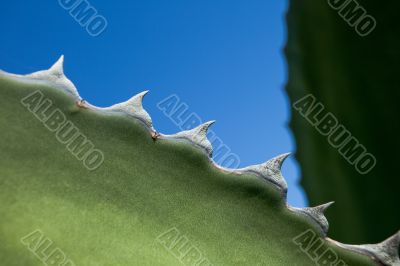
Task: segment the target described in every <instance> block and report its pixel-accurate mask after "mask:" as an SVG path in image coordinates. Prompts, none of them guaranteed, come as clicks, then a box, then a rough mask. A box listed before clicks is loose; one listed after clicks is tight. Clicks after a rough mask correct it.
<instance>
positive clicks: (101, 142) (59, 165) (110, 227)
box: [0, 58, 400, 266]
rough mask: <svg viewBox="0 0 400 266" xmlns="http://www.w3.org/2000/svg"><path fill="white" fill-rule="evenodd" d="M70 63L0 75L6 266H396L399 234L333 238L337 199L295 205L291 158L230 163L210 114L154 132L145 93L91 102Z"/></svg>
mask: <svg viewBox="0 0 400 266" xmlns="http://www.w3.org/2000/svg"><path fill="white" fill-rule="evenodd" d="M62 65H63V58H61V59H60V60H59V61H58V62H57V63H56V64H55V65H54V66H53V67H52V68H50V69H49V70H46V71H40V72H36V73H33V74H30V75H25V76H23V75H14V74H8V73H5V72H1V73H0V114H1V116H0V127H1V129H2V130H1V131H0V132H1V133H0V139H1V142H0V158H2V159H1V160H0V169H1V175H0V202H1V206H0V217H1V219H0V237H1V239H2V241H1V243H0V261H1V263H2V265H41V264H42V263H44V264H47V265H68V266H71V265H179V264H180V263H182V264H183V265H197V266H207V265H313V264H314V263H317V265H340V266H343V265H377V264H383V265H397V266H398V265H400V260H399V256H398V247H399V244H400V232H398V233H397V234H395V235H393V236H392V237H391V238H388V239H387V240H386V241H384V242H382V243H380V244H376V245H360V246H355V245H345V244H341V243H338V242H336V241H334V240H331V239H329V238H327V237H326V236H327V233H328V221H327V220H326V218H325V216H324V211H325V210H326V208H327V207H329V206H330V205H331V203H328V204H324V205H320V206H317V207H314V208H303V209H300V208H294V207H291V206H289V205H288V204H287V202H286V193H287V185H286V182H285V180H284V178H283V176H282V174H281V171H280V168H281V165H282V163H283V161H284V159H285V158H286V157H287V156H288V154H283V155H281V156H278V157H276V158H273V159H271V160H269V161H267V162H266V163H263V164H260V165H255V166H249V167H246V168H242V169H235V170H234V169H225V168H223V167H221V166H218V165H216V164H215V163H214V162H213V161H212V147H211V144H210V142H209V141H208V140H207V137H206V133H207V129H208V127H209V126H210V125H211V124H212V122H208V123H205V124H203V125H200V126H199V127H197V128H194V129H192V130H188V131H183V132H180V133H177V134H175V135H164V134H161V133H158V132H156V131H155V129H154V128H153V125H152V121H151V118H150V116H149V114H148V113H147V112H146V111H145V110H144V109H143V107H142V100H143V97H144V95H145V94H146V92H143V93H140V94H138V95H136V96H134V97H132V98H131V99H130V100H128V101H127V102H125V103H121V104H116V105H114V106H111V107H108V108H99V107H95V106H93V105H91V104H89V103H87V102H85V101H83V100H82V99H81V97H80V96H79V94H78V91H77V90H76V88H75V86H74V85H73V84H72V82H71V81H69V80H68V79H67V78H66V77H65V76H64V71H63V68H62ZM316 163H318V162H316Z"/></svg>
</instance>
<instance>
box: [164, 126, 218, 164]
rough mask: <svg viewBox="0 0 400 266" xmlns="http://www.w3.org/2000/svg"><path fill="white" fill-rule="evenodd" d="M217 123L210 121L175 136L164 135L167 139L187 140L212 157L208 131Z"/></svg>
mask: <svg viewBox="0 0 400 266" xmlns="http://www.w3.org/2000/svg"><path fill="white" fill-rule="evenodd" d="M214 123H215V120H212V121H208V122H206V123H204V124H201V125H199V126H197V127H195V128H193V129H190V130H185V131H181V132H178V133H176V134H174V135H163V137H164V138H166V139H185V140H188V141H190V142H191V143H193V144H194V145H196V146H198V147H199V148H201V149H203V150H204V151H205V152H206V154H207V155H208V156H209V157H211V156H212V145H211V143H210V141H209V140H208V138H207V131H208V129H209V128H210V126H211V125H212V124H214Z"/></svg>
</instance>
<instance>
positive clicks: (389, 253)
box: [328, 231, 400, 266]
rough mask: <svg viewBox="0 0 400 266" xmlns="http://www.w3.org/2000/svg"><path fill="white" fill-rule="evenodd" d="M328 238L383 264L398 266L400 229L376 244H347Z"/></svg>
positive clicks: (399, 264) (399, 262)
mask: <svg viewBox="0 0 400 266" xmlns="http://www.w3.org/2000/svg"><path fill="white" fill-rule="evenodd" d="M328 240H329V241H330V242H332V243H334V244H335V245H337V246H339V247H341V248H344V249H347V250H351V251H354V252H357V253H361V254H364V255H367V256H369V257H372V258H373V259H374V260H376V261H377V262H379V263H381V264H383V265H388V266H400V258H399V248H400V231H398V232H397V233H396V234H394V235H393V236H391V237H389V238H388V239H386V240H384V241H382V242H381V243H378V244H365V245H347V244H342V243H340V242H337V241H335V240H332V239H328Z"/></svg>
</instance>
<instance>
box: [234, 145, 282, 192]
mask: <svg viewBox="0 0 400 266" xmlns="http://www.w3.org/2000/svg"><path fill="white" fill-rule="evenodd" d="M289 155H290V153H284V154H282V155H279V156H277V157H274V158H272V159H270V160H268V161H266V162H265V163H263V164H258V165H251V166H248V167H245V168H242V169H238V170H236V171H237V172H241V173H253V174H256V175H258V176H260V177H262V178H263V179H264V180H266V181H267V182H270V183H272V184H273V185H274V186H276V187H277V188H278V189H279V190H281V192H282V196H283V197H284V198H286V195H287V183H286V180H285V178H284V177H283V175H282V172H281V168H282V164H283V162H284V161H285V159H286V158H287V157H288V156H289Z"/></svg>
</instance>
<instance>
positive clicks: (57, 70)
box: [25, 55, 64, 79]
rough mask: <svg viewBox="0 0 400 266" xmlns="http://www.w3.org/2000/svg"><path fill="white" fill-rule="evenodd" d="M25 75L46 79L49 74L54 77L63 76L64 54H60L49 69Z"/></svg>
mask: <svg viewBox="0 0 400 266" xmlns="http://www.w3.org/2000/svg"><path fill="white" fill-rule="evenodd" d="M25 76H26V77H29V78H35V79H40V78H43V79H48V78H49V77H50V76H54V78H57V79H59V78H62V77H63V76H64V55H61V56H60V58H59V59H58V60H57V62H55V63H54V64H53V65H52V66H51V67H50V68H49V69H47V70H41V71H37V72H34V73H31V74H28V75H25Z"/></svg>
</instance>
